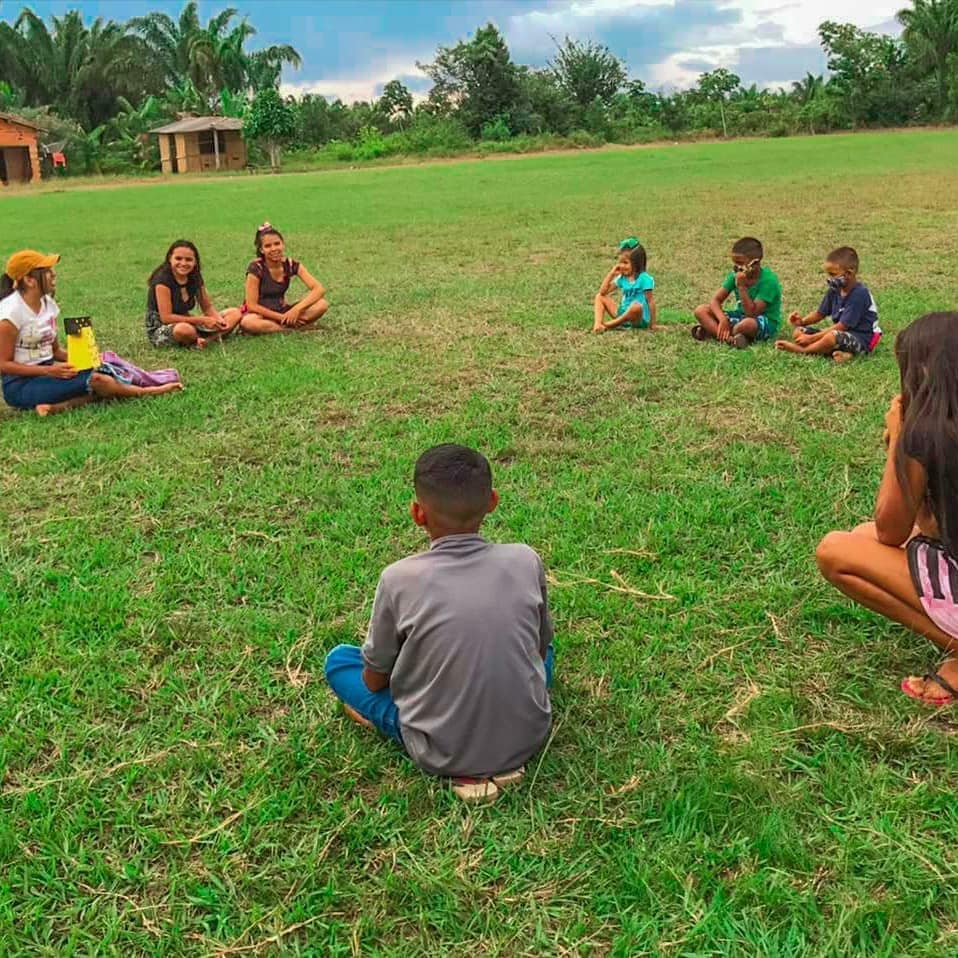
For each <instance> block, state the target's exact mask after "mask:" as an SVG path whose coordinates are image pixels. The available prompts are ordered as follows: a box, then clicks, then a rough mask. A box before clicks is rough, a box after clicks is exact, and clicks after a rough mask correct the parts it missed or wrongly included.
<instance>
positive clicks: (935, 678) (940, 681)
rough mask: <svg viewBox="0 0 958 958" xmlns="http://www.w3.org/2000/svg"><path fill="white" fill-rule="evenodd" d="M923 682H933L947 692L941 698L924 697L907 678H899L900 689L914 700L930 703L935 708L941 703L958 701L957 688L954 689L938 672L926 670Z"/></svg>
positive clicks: (941, 704) (939, 706)
mask: <svg viewBox="0 0 958 958" xmlns="http://www.w3.org/2000/svg"><path fill="white" fill-rule="evenodd" d="M922 680H923V681H924V682H926V683H927V682H934V683H935V685H937V686H938V687H939V688H941V689H942V690H943V691H945V692H947V693H948V694H947V695H945V696H942V697H941V698H933V699H930V698H926V697H925V696H924V695H919V694H918V693H917V692H915V690H914V689H913V688H912V687H911V685H910V684H909V681H908V679H902V680H901V690H902V692H904V693H905V695H907V696H908V698H910V699H914V700H915V701H916V702H921V703H922V704H923V705H931V706H934V707H935V708H941V707H942V706H943V705H951V704H952V702H955V701H958V689H956V688H955V687H954V686H953V685H952V684H951V683H950V682H949V681H948V680H947V679H944V678H942V677H941V675H940V674H939V673H938V672H928V673H926V674H925V675H923V676H922Z"/></svg>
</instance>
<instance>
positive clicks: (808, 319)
mask: <svg viewBox="0 0 958 958" xmlns="http://www.w3.org/2000/svg"><path fill="white" fill-rule="evenodd" d="M825 275H826V281H827V283H828V290H827V292H826V293H825V298H824V299H823V300H822V302H821V305H820V306H819V307H818V309H816V310H815V311H814V312H811V313H809V314H808V315H807V316H802V315H801V314H800V313H798V312H795V313H792V315H791V316H789V318H788V321H789V322H790V323H791V324H792V326H794V327H796V328H795V334H794V339H795V341H794V342H792V343H790V342H788V341H786V340H783V341H781V342H778V343H776V344H775V345H776V347H777V348H778V349H781V350H783V351H785V352H789V353H802V354H804V355H812V356H831V357H832V359H834V360H835V362H838V363H840V362H845V361H846V360H848V359H852V358H854V357H855V356H864V355H867V354H868V353H870V352H871V351H872V350H873V349H874V348H875V347H876V346H877V345H878V341H879V340H880V339H881V335H882V331H881V327H880V326H879V325H878V307H877V306H876V305H875V299H874V297H873V296H872V294H871V293H870V292H869V291H868V287H867V286H865V285H864V284H863V283H860V282H858V253H856V252H855V250H853V249H852V248H851V247H850V246H840V247H839V248H838V249H836V250H832V252H831V253H829V254H828V256H827V257H826V259H825ZM826 317H827V318H830V319H831V321H832V323H833V325H832V326H830V327H829V328H828V329H825V330H821V329H819V328H818V327H817V326H815V325H814V324H815V323H817V322H819V321H821V320H823V319H825V318H826Z"/></svg>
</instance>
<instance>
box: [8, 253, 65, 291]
mask: <svg viewBox="0 0 958 958" xmlns="http://www.w3.org/2000/svg"><path fill="white" fill-rule="evenodd" d="M59 262H60V254H59V253H38V252H37V251H36V250H35V249H22V250H20V251H19V252H17V253H14V254H13V256H11V257H10V259H8V260H7V266H6V270H5V272H6V274H7V276H9V277H10V279H12V280H13V281H14V282H15V283H19V282H20V280H21V279H23V277H24V276H26V275H27V273H30V272H33V270H35V269H51V268H52V267H54V266H56V265H57V263H59Z"/></svg>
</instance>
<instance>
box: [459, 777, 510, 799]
mask: <svg viewBox="0 0 958 958" xmlns="http://www.w3.org/2000/svg"><path fill="white" fill-rule="evenodd" d="M452 790H453V792H455V793H456V795H458V796H459V798H461V799H462V800H463V801H464V802H493V801H495V800H496V798H497V797H498V796H499V789H498V788H497V787H496V783H495V782H494V781H493V780H492V779H491V778H471V777H470V776H468V775H460V776H458V777H457V778H454V779H453V780H452Z"/></svg>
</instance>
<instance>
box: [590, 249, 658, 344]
mask: <svg viewBox="0 0 958 958" xmlns="http://www.w3.org/2000/svg"><path fill="white" fill-rule="evenodd" d="M645 267H646V253H645V248H644V247H643V246H642V244H641V243H640V242H639V241H638V240H637V239H636V238H635V237H634V236H630V237H629V238H628V239H624V240H622V242H621V243H619V257H618V259H617V260H616V263H615V266H613V267H612V269H611V270H609V272H608V273H607V274H606V277H605V279H604V280H602V286H601V287H599V292H598V293H596V296H595V312H594V322H593V324H592V332H594V333H604V332H605V331H606V330H607V329H657V328H658V327H657V326H656V316H657V310H656V306H655V294H654V293H653V290H654V289H655V280H654V279H652V277H651V276H650V275H649V274H648V273H647V272H646V271H645ZM616 287H618V288H619V289H620V290H621V291H622V300H621V302H620V303H619V304H618V305H616V302H615V300H614V299H613V298H612V296H611V295H610V294H611V292H612V290H613V289H614V288H616ZM606 316H609V317H610V318H609V319H606Z"/></svg>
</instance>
